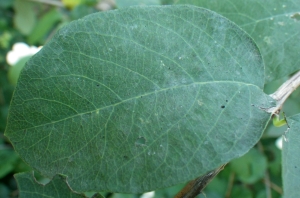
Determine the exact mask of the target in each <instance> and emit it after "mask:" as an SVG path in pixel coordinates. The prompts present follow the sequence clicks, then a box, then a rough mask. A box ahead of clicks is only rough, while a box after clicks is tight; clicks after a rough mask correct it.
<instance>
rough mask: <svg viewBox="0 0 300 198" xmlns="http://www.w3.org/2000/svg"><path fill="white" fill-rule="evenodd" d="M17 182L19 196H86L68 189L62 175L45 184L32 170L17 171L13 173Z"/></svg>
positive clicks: (96, 196)
mask: <svg viewBox="0 0 300 198" xmlns="http://www.w3.org/2000/svg"><path fill="white" fill-rule="evenodd" d="M15 178H16V180H17V183H18V189H19V194H20V196H19V197H20V198H26V197H30V198H35V197H37V198H40V197H48V198H50V197H53V198H59V197H62V198H64V197H86V196H84V194H79V193H77V192H74V191H72V190H71V189H70V187H69V186H68V184H67V183H66V178H65V177H64V176H59V175H57V176H55V177H54V178H53V179H52V180H51V181H50V182H49V183H47V184H46V185H43V184H40V183H38V182H37V181H36V180H35V178H34V176H33V172H26V173H18V174H16V175H15ZM101 197H102V196H101V195H100V194H95V195H94V196H93V198H101Z"/></svg>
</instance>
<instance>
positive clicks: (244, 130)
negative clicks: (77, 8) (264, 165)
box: [6, 6, 274, 193]
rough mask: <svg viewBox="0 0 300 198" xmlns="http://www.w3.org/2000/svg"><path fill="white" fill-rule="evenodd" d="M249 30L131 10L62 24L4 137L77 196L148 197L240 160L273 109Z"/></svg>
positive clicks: (199, 16)
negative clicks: (59, 176) (65, 179)
mask: <svg viewBox="0 0 300 198" xmlns="http://www.w3.org/2000/svg"><path fill="white" fill-rule="evenodd" d="M263 84H264V67H263V61H262V58H261V56H260V54H259V51H258V49H257V47H256V45H255V44H254V42H253V41H252V39H251V38H249V36H248V35H247V34H245V33H244V32H243V31H242V30H240V29H239V28H238V27H237V26H236V25H235V24H233V23H231V22H230V21H228V20H227V19H225V18H223V17H222V16H220V15H218V14H216V13H214V12H211V11H208V10H205V9H201V8H198V7H194V6H163V7H160V6H153V7H132V8H127V9H121V10H117V11H109V12H101V13H96V14H92V15H90V16H87V17H85V18H83V19H80V20H78V21H75V22H72V23H71V24H69V25H67V26H66V27H64V28H62V29H61V30H60V31H59V32H58V33H57V34H56V36H55V37H54V38H53V40H52V41H50V42H49V43H48V44H47V45H46V46H44V47H43V48H42V50H41V51H40V52H39V53H38V54H36V55H35V56H34V57H33V58H32V59H31V60H29V62H27V65H26V66H25V68H24V69H23V71H22V72H21V75H20V78H19V82H18V85H17V87H16V91H15V93H14V98H13V100H12V103H11V106H10V111H9V118H8V126H7V129H6V136H8V137H9V139H10V140H11V142H12V144H13V145H14V147H15V149H16V151H17V152H19V154H20V155H21V156H22V157H23V159H24V160H25V161H26V162H27V163H28V164H30V165H31V166H32V167H33V168H34V169H37V170H39V172H41V173H43V174H44V175H46V176H47V177H53V176H54V175H56V174H63V175H67V176H68V183H69V184H70V186H71V187H72V189H74V190H76V191H79V192H86V191H96V192H98V191H112V192H131V193H137V192H145V191H150V190H153V189H157V188H163V187H168V186H171V185H175V184H178V183H182V182H185V181H187V180H191V179H193V178H195V177H197V176H200V175H201V174H204V173H206V172H207V171H209V170H212V169H213V168H216V167H218V166H220V165H221V164H223V163H226V162H228V161H230V160H231V159H233V158H236V157H239V156H241V155H243V154H245V153H246V152H247V151H248V150H249V149H250V148H251V147H252V146H253V145H254V144H255V143H256V142H257V141H258V139H259V138H260V137H261V134H262V131H263V130H264V128H265V126H266V124H267V122H268V120H269V118H270V115H269V114H268V113H266V112H265V111H264V110H262V109H263V108H268V107H271V106H273V105H274V102H273V101H272V99H271V98H270V97H269V96H268V95H266V94H264V93H263V91H262V88H263Z"/></svg>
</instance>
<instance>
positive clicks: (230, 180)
mask: <svg viewBox="0 0 300 198" xmlns="http://www.w3.org/2000/svg"><path fill="white" fill-rule="evenodd" d="M234 177H235V174H234V172H232V173H231V174H230V176H229V181H228V187H227V191H226V194H225V198H230V195H231V191H232V187H233V183H234Z"/></svg>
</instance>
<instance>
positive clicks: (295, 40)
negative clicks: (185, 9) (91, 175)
mask: <svg viewBox="0 0 300 198" xmlns="http://www.w3.org/2000/svg"><path fill="white" fill-rule="evenodd" d="M176 2H177V3H178V4H192V5H197V6H201V7H204V8H207V9H210V10H213V11H215V12H217V13H220V14H222V15H223V16H225V17H227V18H228V19H230V20H232V21H234V22H235V23H236V24H238V25H239V26H240V27H241V28H242V29H243V30H245V31H246V32H247V33H249V34H250V35H251V37H252V38H253V39H254V41H255V42H256V43H257V45H258V47H259V49H260V50H261V53H262V56H263V59H264V61H265V65H266V83H267V82H271V81H273V80H276V79H279V78H281V77H284V76H287V75H289V74H291V73H293V72H295V71H297V70H299V69H300V60H299V51H300V45H299V41H300V34H299V32H300V4H299V1H297V0H281V1H274V0H267V1H263V2H262V1H260V0H249V1H237V0H225V1H224V0H210V1H207V0H179V1H176Z"/></svg>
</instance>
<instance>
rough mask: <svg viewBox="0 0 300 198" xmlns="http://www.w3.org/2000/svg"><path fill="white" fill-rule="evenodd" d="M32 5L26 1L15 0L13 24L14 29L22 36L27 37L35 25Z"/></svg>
mask: <svg viewBox="0 0 300 198" xmlns="http://www.w3.org/2000/svg"><path fill="white" fill-rule="evenodd" d="M33 7H34V4H33V3H32V2H28V1H22V0H15V2H14V9H15V12H16V14H15V16H14V23H15V26H16V28H17V29H18V30H19V31H20V32H21V33H22V34H24V35H29V34H30V33H31V31H32V29H33V27H34V25H35V23H36V16H35V13H34V12H33V10H34V8H33Z"/></svg>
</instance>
